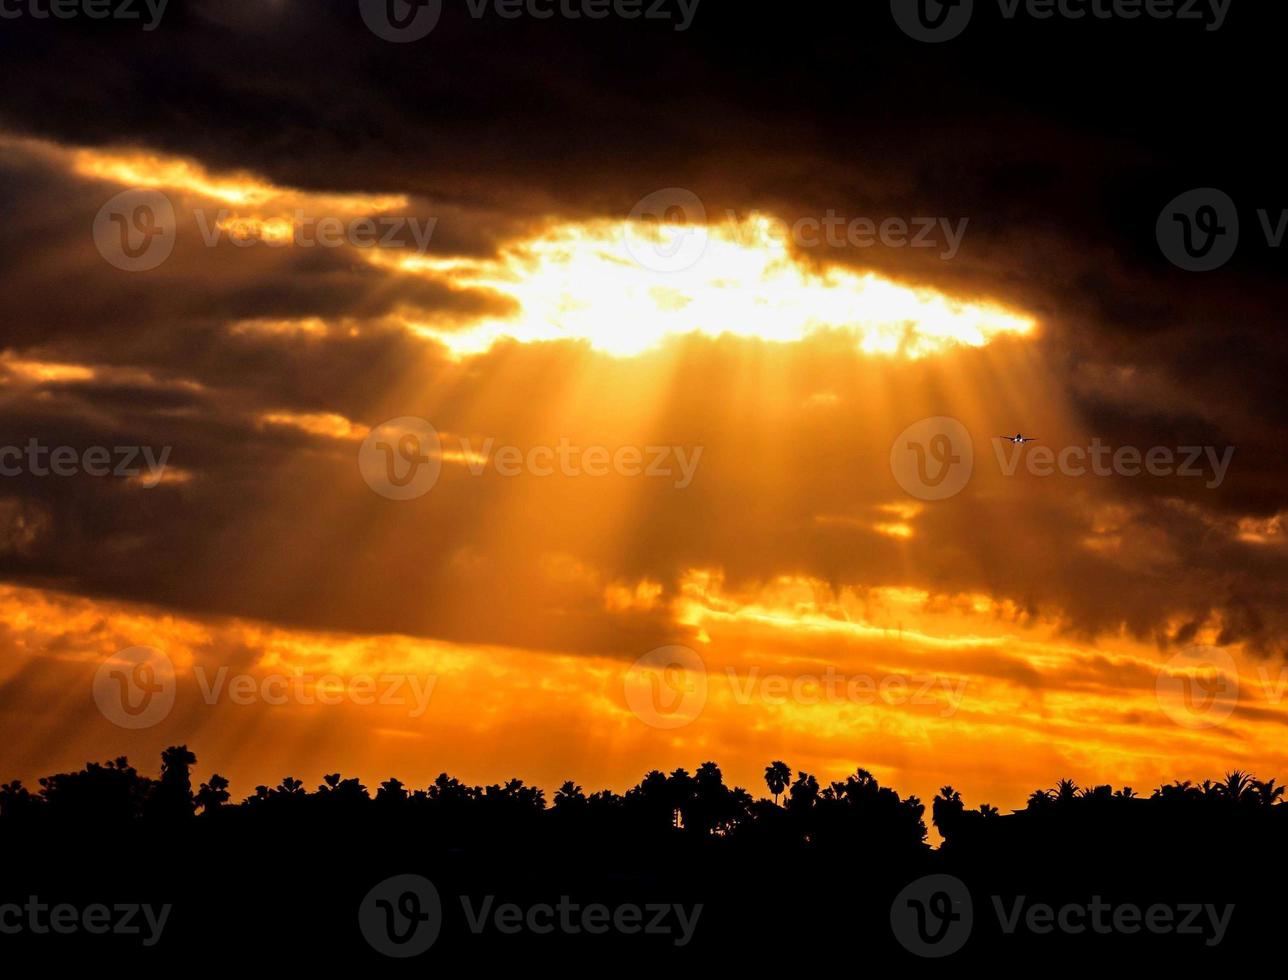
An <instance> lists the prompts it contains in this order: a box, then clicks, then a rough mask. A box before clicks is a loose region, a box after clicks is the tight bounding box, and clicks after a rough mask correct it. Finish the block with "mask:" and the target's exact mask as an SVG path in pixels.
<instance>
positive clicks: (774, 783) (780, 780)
mask: <svg viewBox="0 0 1288 980" xmlns="http://www.w3.org/2000/svg"><path fill="white" fill-rule="evenodd" d="M791 781H792V771H791V769H790V768H789V767H788V765H787V763H785V762H771V763H770V764H769V765H767V766H765V785H766V786H768V787H769V792H771V793H773V794H774V803H775V804H777V803H778V797H779V794H781V793H782V791H783V790H785V789H786V788H787V784H788V783H790V782H791Z"/></svg>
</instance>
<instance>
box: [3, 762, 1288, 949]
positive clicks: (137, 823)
mask: <svg viewBox="0 0 1288 980" xmlns="http://www.w3.org/2000/svg"><path fill="white" fill-rule="evenodd" d="M196 762H197V760H196V757H195V755H194V754H193V753H192V752H191V751H190V750H189V749H188V748H187V747H186V746H183V745H178V746H172V747H170V748H167V749H166V750H165V751H164V752H163V753H162V754H161V766H160V772H159V774H158V775H156V776H151V775H147V774H144V773H142V772H140V771H138V770H137V769H136V768H135V767H134V766H133V765H131V764H130V762H129V761H128V759H126V758H124V757H121V758H116V759H111V760H108V761H106V762H103V763H90V764H88V765H86V766H85V767H84V768H83V769H80V770H78V771H75V772H63V773H57V774H54V775H51V776H47V777H45V778H43V779H41V780H40V781H39V786H38V787H34V788H31V789H28V788H27V787H25V786H24V785H23V784H22V783H20V782H17V781H14V782H9V783H7V784H4V785H0V867H3V868H4V869H5V874H4V875H3V876H0V907H2V906H3V903H4V902H5V901H8V900H12V901H22V900H24V896H27V895H39V896H50V897H53V896H58V897H60V898H62V899H66V900H79V901H84V902H90V901H102V900H104V897H105V896H106V897H111V896H121V895H124V896H125V897H126V898H130V899H131V900H137V901H154V902H156V903H158V904H159V903H163V902H168V903H172V904H173V906H174V914H173V915H172V916H171V917H170V919H169V924H168V925H167V927H166V935H165V941H164V942H163V943H160V944H159V945H158V947H157V949H158V950H159V951H160V952H150V953H149V955H152V956H154V957H157V956H166V955H174V956H176V957H177V958H178V959H179V960H181V961H182V959H183V957H186V956H191V955H192V952H193V951H194V950H199V949H202V948H204V947H205V945H206V944H208V943H210V942H211V941H212V939H211V937H212V935H213V936H214V937H215V938H216V939H217V943H218V947H219V949H220V950H221V951H224V952H226V953H227V954H228V955H234V954H241V955H247V956H249V955H252V953H253V951H254V950H256V949H258V948H260V947H261V946H263V945H264V944H272V943H274V942H279V941H280V940H281V939H282V937H284V936H286V937H294V938H293V939H292V940H291V942H292V943H293V944H294V945H291V947H290V958H291V959H292V961H298V962H304V961H307V960H308V959H309V958H310V957H314V958H316V959H317V960H318V962H319V963H322V962H325V963H327V964H334V963H335V962H337V961H339V960H350V959H352V960H353V961H354V962H362V963H368V964H369V963H370V960H369V957H371V956H373V955H376V954H374V953H373V952H372V950H371V949H370V948H369V947H368V946H367V945H366V944H365V943H364V941H363V939H362V937H361V936H360V935H359V934H358V933H357V932H356V928H355V909H356V907H357V903H358V901H359V899H360V898H361V896H363V895H364V894H366V893H367V892H368V891H369V890H370V889H371V888H372V887H373V886H374V885H375V884H376V883H378V882H380V881H382V880H385V879H387V878H389V877H391V876H394V875H399V874H406V873H415V874H420V875H423V876H425V877H426V878H428V879H430V880H432V881H433V882H434V883H435V885H436V887H437V888H438V889H439V892H440V893H441V894H442V895H443V896H445V897H444V933H443V936H442V938H441V939H440V940H439V941H438V943H437V944H436V945H435V948H434V955H435V956H438V957H440V958H442V959H443V960H444V961H449V960H451V959H452V958H453V957H454V956H459V957H460V958H461V962H475V961H476V960H477V958H478V956H480V955H482V952H483V951H484V950H486V955H488V956H489V957H496V956H504V955H505V951H506V950H508V951H510V952H512V953H513V954H514V955H515V957H516V962H523V958H524V957H525V956H527V955H530V954H532V953H543V952H556V953H557V954H560V955H562V954H565V953H566V954H567V955H574V956H575V955H594V954H596V953H597V952H598V953H602V954H604V955H617V954H618V953H619V952H620V953H621V954H622V955H628V956H630V957H632V958H637V957H638V956H640V955H641V946H640V945H639V943H640V942H642V940H641V941H636V940H628V939H626V938H624V937H621V936H613V935H609V936H605V937H587V936H577V937H569V936H555V937H545V936H540V937H538V936H532V935H523V936H518V937H505V941H504V943H502V945H501V946H499V947H496V948H494V947H492V946H487V947H486V948H485V947H483V946H481V945H479V944H480V943H483V942H485V941H486V942H493V941H496V940H497V937H496V936H485V937H483V938H480V937H478V936H475V935H472V934H469V933H468V930H466V929H465V928H464V927H463V925H462V920H461V916H460V914H459V903H458V904H457V905H455V906H454V905H453V904H452V903H453V901H454V900H455V897H459V896H463V895H470V896H474V897H475V898H476V899H477V900H478V901H481V898H480V896H485V895H494V896H498V899H497V900H498V901H501V900H505V901H514V902H518V903H520V904H523V903H524V902H540V901H545V902H549V901H553V900H554V899H555V898H557V897H558V896H560V895H570V896H574V897H576V898H577V899H578V900H580V901H583V902H588V901H591V900H594V901H598V902H601V903H603V904H605V905H607V906H609V907H613V906H614V904H620V903H622V902H628V901H629V902H645V901H665V902H684V903H688V904H690V905H696V904H701V905H703V907H704V911H703V913H702V917H701V920H700V926H699V927H698V928H697V929H696V930H695V933H694V940H693V943H692V944H690V946H688V947H686V949H685V951H684V956H685V957H686V958H687V959H688V961H690V962H692V959H693V958H694V957H696V956H700V955H701V956H716V957H718V958H720V959H721V960H722V961H724V962H726V963H727V962H728V961H729V957H730V956H731V955H732V954H731V952H730V950H731V949H734V948H738V949H743V948H744V947H746V949H747V953H748V958H749V960H750V961H752V965H754V961H755V960H756V957H755V956H754V955H753V954H752V952H751V947H747V943H748V941H749V939H755V938H756V937H760V936H765V937H770V936H773V937H775V939H774V942H775V943H776V944H778V945H780V946H784V947H785V946H792V945H800V944H805V943H811V942H816V941H819V940H818V937H842V936H843V937H845V938H844V942H845V943H847V944H851V945H852V944H860V945H862V946H863V947H864V948H865V949H866V950H868V952H869V955H871V956H874V957H884V956H890V957H895V956H906V955H907V954H906V952H905V951H904V950H903V949H902V948H901V947H899V946H898V945H897V944H896V943H895V942H894V940H893V938H892V935H891V928H890V914H891V911H890V910H891V905H892V902H893V901H894V900H895V897H896V896H897V895H898V894H900V892H901V889H903V888H904V887H905V886H907V885H908V884H909V882H910V881H913V880H917V879H920V878H922V877H923V876H928V875H929V876H934V875H945V874H946V875H951V876H954V877H955V878H957V879H960V880H961V881H962V882H964V883H965V884H966V885H967V887H968V888H969V889H970V891H971V892H972V893H973V894H974V895H975V896H976V909H975V919H976V925H975V930H974V934H973V935H972V938H971V943H970V945H969V946H967V947H966V949H965V950H963V951H962V953H961V954H959V955H961V956H963V957H970V956H979V957H988V956H994V955H1000V956H1011V955H1020V956H1022V955H1030V954H1031V955H1035V956H1040V955H1043V954H1045V953H1050V952H1052V951H1055V950H1063V949H1065V948H1066V947H1063V946H1060V945H1059V943H1060V942H1067V943H1072V944H1074V945H1071V946H1068V947H1067V948H1068V950H1069V951H1070V952H1077V951H1080V950H1083V949H1086V948H1088V947H1087V946H1085V945H1078V944H1085V943H1098V944H1100V945H1098V946H1095V947H1094V948H1095V949H1097V950H1099V951H1101V952H1103V953H1104V954H1105V955H1118V953H1119V951H1120V950H1121V951H1122V952H1123V953H1125V954H1130V953H1132V952H1133V951H1138V950H1139V949H1141V948H1146V947H1143V946H1142V945H1141V944H1143V943H1159V942H1162V943H1164V944H1163V945H1162V946H1161V947H1156V946H1148V947H1147V948H1148V949H1149V950H1150V953H1149V955H1150V956H1151V957H1155V958H1157V957H1166V956H1168V955H1175V956H1177V957H1178V959H1180V960H1184V961H1188V959H1189V958H1190V957H1202V956H1205V955H1208V954H1211V953H1212V951H1211V950H1208V949H1206V948H1204V947H1203V946H1202V944H1201V943H1199V944H1197V945H1195V944H1193V943H1191V944H1189V945H1186V944H1185V943H1181V942H1178V941H1176V938H1175V937H1171V940H1168V941H1166V942H1165V941H1164V939H1165V937H1163V938H1160V937H1154V936H1146V937H1143V938H1141V937H1132V936H1111V937H1101V936H1090V937H1088V936H1059V937H1057V938H1056V939H1051V938H1049V937H1034V936H1027V937H1025V936H1019V937H1016V936H1004V935H1002V934H1001V933H999V932H998V929H997V927H996V923H995V922H993V920H992V918H991V912H990V911H989V908H990V905H989V902H990V901H991V899H990V898H989V896H992V895H1001V896H1026V899H1025V900H1026V901H1028V900H1036V899H1037V898H1041V899H1042V900H1044V901H1049V902H1052V903H1057V904H1058V903H1059V902H1063V901H1082V902H1085V901H1087V900H1088V899H1089V898H1091V897H1092V896H1111V897H1113V898H1114V899H1115V900H1118V901H1131V902H1135V903H1138V904H1139V905H1140V906H1141V907H1149V906H1150V905H1152V904H1155V903H1158V902H1172V903H1175V902H1180V901H1185V902H1211V903H1219V904H1222V905H1223V904H1224V903H1227V902H1228V903H1233V904H1234V905H1235V907H1236V910H1237V912H1236V914H1235V915H1234V917H1233V919H1232V924H1231V927H1230V932H1229V936H1230V937H1233V938H1230V939H1227V940H1226V943H1225V945H1223V946H1222V948H1221V949H1220V950H1218V951H1217V952H1219V953H1220V954H1221V956H1222V957H1224V958H1225V960H1223V962H1224V961H1228V960H1229V958H1230V957H1231V956H1235V955H1236V954H1237V952H1238V951H1240V950H1243V949H1244V947H1243V946H1242V945H1240V943H1246V942H1248V941H1250V938H1253V937H1258V936H1260V935H1261V934H1262V932H1264V930H1268V929H1274V928H1277V927H1278V923H1279V921H1280V919H1281V917H1282V911H1281V909H1282V901H1281V899H1280V897H1279V888H1278V885H1277V883H1276V875H1275V872H1274V869H1276V868H1278V867H1281V866H1283V863H1284V862H1285V861H1288V846H1286V842H1288V833H1286V832H1285V831H1288V807H1285V806H1284V805H1283V798H1284V787H1283V786H1281V785H1279V784H1278V783H1277V781H1275V780H1273V779H1272V780H1269V781H1261V780H1259V779H1257V778H1255V777H1254V776H1253V775H1251V774H1250V773H1248V772H1244V771H1242V770H1234V771H1232V772H1229V773H1227V774H1226V775H1225V776H1224V777H1223V778H1221V779H1219V780H1211V781H1204V782H1202V783H1199V784H1192V783H1189V782H1175V783H1171V784H1167V785H1163V786H1159V787H1157V788H1156V789H1154V790H1153V791H1152V792H1150V793H1148V794H1137V793H1136V792H1134V791H1133V790H1132V789H1131V788H1130V787H1124V788H1121V789H1113V788H1111V787H1110V786H1108V785H1094V786H1087V787H1081V788H1080V787H1078V786H1077V785H1075V783H1074V782H1073V781H1072V780H1068V779H1064V780H1060V781H1059V782H1058V783H1056V784H1055V785H1053V786H1052V787H1050V788H1043V789H1039V790H1036V791H1035V792H1033V793H1032V795H1031V796H1030V797H1029V798H1028V800H1027V803H1026V804H1025V806H1023V807H1022V808H1020V809H1018V810H1016V811H1014V812H1011V813H1002V812H1001V811H1000V810H999V808H997V807H995V806H991V805H988V804H984V805H980V806H977V807H968V806H967V805H966V803H965V801H964V800H963V798H962V796H961V794H960V793H959V792H958V791H956V790H955V789H953V788H952V787H951V786H945V787H943V788H942V789H941V790H940V791H939V792H938V793H937V794H936V795H935V797H934V798H933V799H932V800H931V802H930V805H929V808H927V806H926V805H924V804H923V803H922V802H921V800H920V799H918V798H917V797H916V796H907V797H904V796H901V795H900V794H899V793H897V792H896V791H895V790H893V789H892V788H890V787H886V786H882V785H880V783H879V782H878V780H877V779H876V777H875V776H873V775H872V773H870V772H868V771H866V770H864V769H858V770H857V771H856V772H855V773H854V774H852V775H850V776H848V777H847V778H845V779H844V780H837V781H832V782H828V783H827V784H826V785H823V784H821V783H820V781H819V780H818V779H817V778H816V777H815V776H814V775H812V774H810V773H808V772H803V771H799V770H793V769H792V768H791V767H789V766H788V765H787V764H786V763H784V762H782V761H774V762H772V763H770V764H769V765H768V766H766V767H765V770H764V790H763V791H762V792H761V794H760V795H756V794H753V792H751V791H749V790H747V789H745V788H742V787H738V786H730V785H728V784H727V783H726V782H725V779H724V776H723V774H722V772H721V770H720V768H719V766H718V765H716V764H715V763H714V762H705V763H703V764H702V765H700V766H698V767H697V768H696V769H695V770H693V771H692V772H689V771H688V770H686V769H676V770H675V771H673V772H671V773H669V774H668V773H664V772H661V771H656V770H655V771H652V772H649V773H647V774H645V775H644V777H643V778H642V779H641V780H640V781H639V783H637V784H636V785H635V786H633V787H631V788H630V789H627V790H626V791H625V792H623V793H616V792H612V791H610V790H600V791H597V792H589V793H588V792H586V791H585V790H584V789H583V788H582V787H581V786H578V785H577V784H575V783H573V782H565V783H564V784H563V785H561V786H560V787H558V789H557V790H556V791H555V792H554V793H553V795H552V796H550V797H549V798H547V795H546V793H545V792H544V791H543V790H542V789H540V788H538V787H535V786H530V785H528V784H526V783H524V782H523V781H521V780H518V779H512V780H509V781H507V782H502V783H494V784H490V785H483V786H475V785H470V784H468V783H465V782H462V781H460V780H458V779H455V778H453V777H451V776H449V775H448V774H446V773H443V774H441V775H439V776H438V777H437V778H435V779H434V780H433V781H432V782H431V783H430V784H429V785H427V786H423V787H409V786H407V785H406V784H404V783H403V782H401V781H400V780H398V779H393V778H391V779H388V780H386V781H384V782H382V783H380V784H379V785H378V786H375V787H374V788H373V787H368V786H366V785H364V784H363V783H362V781H361V780H359V779H356V778H353V777H345V776H343V775H342V774H340V773H331V774H327V775H326V776H325V777H324V778H323V780H322V782H321V783H320V784H319V785H318V786H316V787H315V788H313V789H311V790H310V789H308V788H306V787H305V785H304V783H303V782H302V781H301V780H300V779H297V778H294V777H289V776H288V777H286V778H284V779H282V780H281V781H280V782H279V783H278V784H277V785H275V786H267V785H264V786H257V787H255V789H254V792H252V793H250V794H249V795H248V796H246V797H244V798H242V799H240V800H239V801H234V798H233V795H232V788H231V786H230V784H229V781H228V780H227V779H225V778H224V777H223V776H221V775H218V774H212V775H210V776H209V777H208V778H207V779H206V780H204V781H197V780H196V779H194V776H193V770H194V767H195V766H196ZM927 810H929V812H927ZM927 819H929V822H930V824H933V826H934V827H935V828H936V829H937V831H938V833H939V835H940V837H941V839H942V843H941V845H940V846H939V847H937V848H936V847H932V846H931V843H930V840H929V833H928V830H929V827H928V823H927ZM68 896H70V899H68ZM453 916H454V917H453ZM453 930H454V931H453ZM1241 937H1242V938H1241ZM0 941H5V942H9V943H17V942H19V941H21V942H28V943H33V944H38V943H40V942H42V941H44V940H42V938H41V937H37V936H22V937H16V938H15V937H0ZM66 942H68V943H72V944H76V943H79V944H81V947H82V948H83V951H84V953H85V955H86V956H88V957H90V958H91V959H93V958H94V957H96V956H97V955H99V949H100V947H99V946H96V945H94V943H95V942H96V940H95V939H94V938H93V937H83V936H82V937H72V938H71V939H68V940H66ZM301 943H302V944H303V946H301V945H300V944H301ZM309 943H313V944H315V945H309ZM560 943H563V944H564V945H560ZM614 943H618V944H620V945H614ZM1035 944H1036V945H1035ZM315 946H316V948H315ZM648 948H649V949H650V950H652V951H653V952H654V953H657V954H658V955H659V956H665V957H672V958H675V957H679V956H680V953H679V952H677V951H676V950H674V949H672V948H671V947H670V946H669V945H667V941H666V940H664V939H662V940H658V941H657V943H656V944H655V945H654V946H651V947H648ZM498 949H499V950H501V952H497V950H498ZM675 962H678V960H675Z"/></svg>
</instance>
